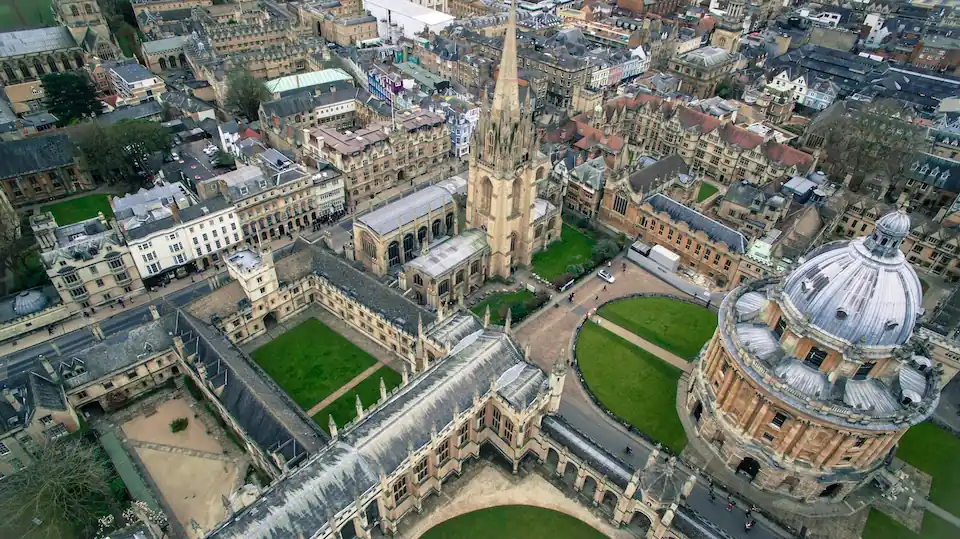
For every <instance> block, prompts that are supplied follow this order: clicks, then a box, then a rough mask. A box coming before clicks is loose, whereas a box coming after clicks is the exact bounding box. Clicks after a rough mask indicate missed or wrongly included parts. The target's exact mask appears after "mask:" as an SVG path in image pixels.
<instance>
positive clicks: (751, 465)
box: [737, 457, 760, 481]
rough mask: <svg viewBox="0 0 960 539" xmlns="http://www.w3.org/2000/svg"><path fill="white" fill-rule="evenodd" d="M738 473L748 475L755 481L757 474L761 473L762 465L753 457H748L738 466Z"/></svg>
mask: <svg viewBox="0 0 960 539" xmlns="http://www.w3.org/2000/svg"><path fill="white" fill-rule="evenodd" d="M737 473H738V474H743V475H746V476H747V477H749V478H750V480H751V481H753V480H754V479H756V478H757V474H758V473H760V463H759V462H757V461H756V460H755V459H753V458H752V457H746V458H744V459H743V460H741V461H740V465H739V466H737Z"/></svg>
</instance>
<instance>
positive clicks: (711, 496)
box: [710, 487, 717, 502]
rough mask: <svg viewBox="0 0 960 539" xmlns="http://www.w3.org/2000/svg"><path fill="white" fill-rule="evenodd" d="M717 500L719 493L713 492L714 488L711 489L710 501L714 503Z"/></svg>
mask: <svg viewBox="0 0 960 539" xmlns="http://www.w3.org/2000/svg"><path fill="white" fill-rule="evenodd" d="M716 500H717V493H716V492H714V491H713V487H710V501H711V502H714V501H716Z"/></svg>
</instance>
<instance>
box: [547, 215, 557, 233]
mask: <svg viewBox="0 0 960 539" xmlns="http://www.w3.org/2000/svg"><path fill="white" fill-rule="evenodd" d="M555 224H557V218H556V217H551V218H550V221H549V222H547V230H552V229H553V225H555Z"/></svg>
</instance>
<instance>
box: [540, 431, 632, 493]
mask: <svg viewBox="0 0 960 539" xmlns="http://www.w3.org/2000/svg"><path fill="white" fill-rule="evenodd" d="M540 428H541V429H543V432H545V433H546V434H547V436H549V437H551V438H553V439H554V440H556V441H558V442H560V444H562V445H563V446H564V447H566V448H567V449H568V450H569V451H570V452H571V453H573V454H574V455H576V456H578V457H580V458H581V459H583V460H584V461H585V462H587V463H588V464H589V465H590V466H592V467H593V469H594V470H597V471H598V472H600V473H602V474H603V476H604V477H606V478H608V479H610V480H611V481H613V483H614V484H615V485H617V486H618V487H620V488H623V489H625V488H627V484H628V483H629V482H630V478H631V477H632V476H633V474H634V472H635V470H633V469H631V468H630V467H629V466H627V465H626V464H624V463H623V462H622V461H621V460H620V459H619V458H617V457H616V456H614V455H613V454H612V453H610V452H609V451H607V450H606V449H604V448H602V447H600V446H598V445H597V444H596V443H594V441H593V440H591V439H590V438H588V437H587V436H585V435H584V434H583V433H581V432H580V431H578V430H577V429H576V428H574V427H573V426H571V425H570V424H569V423H567V422H566V421H564V419H563V418H561V417H558V416H552V415H548V416H544V417H543V419H542V420H541V421H540ZM640 495H641V493H640V489H637V491H636V494H635V496H640Z"/></svg>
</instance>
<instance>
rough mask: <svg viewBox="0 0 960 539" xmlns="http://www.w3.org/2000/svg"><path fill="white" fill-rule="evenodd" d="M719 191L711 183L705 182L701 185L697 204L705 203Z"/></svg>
mask: <svg viewBox="0 0 960 539" xmlns="http://www.w3.org/2000/svg"><path fill="white" fill-rule="evenodd" d="M717 191H718V189H717V188H716V187H715V186H714V185H713V184H711V183H706V182H703V183H701V184H700V190H699V191H697V202H703V201H704V200H706V199H708V198H710V197H712V196H713V195H714V193H716V192H717Z"/></svg>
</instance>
